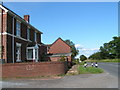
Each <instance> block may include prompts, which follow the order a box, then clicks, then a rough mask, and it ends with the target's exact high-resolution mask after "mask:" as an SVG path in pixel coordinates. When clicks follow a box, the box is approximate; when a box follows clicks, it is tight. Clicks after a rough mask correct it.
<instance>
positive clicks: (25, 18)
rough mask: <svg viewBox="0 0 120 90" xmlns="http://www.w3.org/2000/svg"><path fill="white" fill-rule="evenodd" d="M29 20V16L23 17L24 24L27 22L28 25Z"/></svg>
mask: <svg viewBox="0 0 120 90" xmlns="http://www.w3.org/2000/svg"><path fill="white" fill-rule="evenodd" d="M29 18H30V16H29V15H24V20H25V21H26V22H28V23H29Z"/></svg>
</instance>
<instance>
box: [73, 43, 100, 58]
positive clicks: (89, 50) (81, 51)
mask: <svg viewBox="0 0 120 90" xmlns="http://www.w3.org/2000/svg"><path fill="white" fill-rule="evenodd" d="M75 47H76V48H77V49H78V50H79V55H77V56H76V57H77V58H79V57H80V55H85V56H86V57H89V56H90V55H92V54H93V53H95V52H98V51H99V48H85V47H84V46H83V45H81V44H76V45H75Z"/></svg>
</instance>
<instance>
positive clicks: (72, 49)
mask: <svg viewBox="0 0 120 90" xmlns="http://www.w3.org/2000/svg"><path fill="white" fill-rule="evenodd" d="M65 42H66V43H67V44H68V45H69V46H71V53H72V55H71V56H72V59H74V58H75V56H76V55H78V52H79V50H77V49H76V48H75V44H74V43H73V42H72V41H70V40H65Z"/></svg>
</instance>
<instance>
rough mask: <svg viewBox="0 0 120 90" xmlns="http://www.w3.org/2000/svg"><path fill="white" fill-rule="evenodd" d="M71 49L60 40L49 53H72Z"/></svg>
mask: <svg viewBox="0 0 120 90" xmlns="http://www.w3.org/2000/svg"><path fill="white" fill-rule="evenodd" d="M70 52H71V48H70V47H69V46H68V45H67V44H66V43H65V42H63V41H62V40H61V39H58V40H57V41H56V42H55V43H53V44H52V46H51V47H50V49H49V53H52V54H56V53H70Z"/></svg>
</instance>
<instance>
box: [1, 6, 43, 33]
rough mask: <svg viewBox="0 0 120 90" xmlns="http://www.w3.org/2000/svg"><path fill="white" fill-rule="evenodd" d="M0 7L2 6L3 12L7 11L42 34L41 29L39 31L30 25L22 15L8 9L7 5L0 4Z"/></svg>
mask: <svg viewBox="0 0 120 90" xmlns="http://www.w3.org/2000/svg"><path fill="white" fill-rule="evenodd" d="M0 8H2V9H3V10H4V11H5V12H7V13H9V14H11V15H13V16H14V17H16V18H18V19H19V20H21V21H22V22H24V23H25V24H27V25H28V26H29V27H31V28H33V29H34V30H36V31H38V32H39V33H41V34H43V33H42V32H41V31H39V30H38V29H36V28H35V27H34V26H32V25H31V24H29V23H28V22H26V21H25V20H24V19H23V18H22V17H20V16H19V15H17V14H16V13H14V12H13V11H11V10H10V9H8V8H7V7H5V6H3V5H1V4H0Z"/></svg>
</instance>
